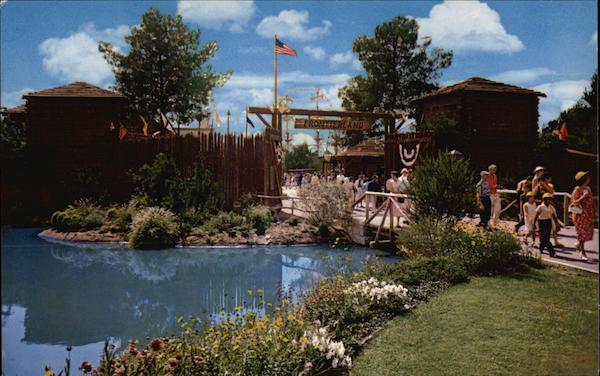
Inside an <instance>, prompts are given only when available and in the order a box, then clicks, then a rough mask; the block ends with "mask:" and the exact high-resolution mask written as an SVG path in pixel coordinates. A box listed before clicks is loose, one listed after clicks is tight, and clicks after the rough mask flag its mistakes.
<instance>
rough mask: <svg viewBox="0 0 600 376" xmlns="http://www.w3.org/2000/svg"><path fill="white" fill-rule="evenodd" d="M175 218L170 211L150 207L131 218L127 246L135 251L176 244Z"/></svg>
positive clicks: (176, 229)
mask: <svg viewBox="0 0 600 376" xmlns="http://www.w3.org/2000/svg"><path fill="white" fill-rule="evenodd" d="M177 238H178V226H177V217H176V216H175V214H173V213H172V212H171V211H169V210H166V209H163V208H158V207H150V208H147V209H144V210H142V211H141V212H139V213H138V214H136V215H135V216H134V217H133V222H132V224H131V233H130V234H129V244H130V245H131V246H132V247H133V248H137V249H160V248H169V247H173V246H174V245H175V244H176V243H177Z"/></svg>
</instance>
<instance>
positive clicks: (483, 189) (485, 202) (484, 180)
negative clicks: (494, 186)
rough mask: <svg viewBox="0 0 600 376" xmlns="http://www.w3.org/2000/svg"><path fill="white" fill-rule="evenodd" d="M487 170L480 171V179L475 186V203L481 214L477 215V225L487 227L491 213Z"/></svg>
mask: <svg viewBox="0 0 600 376" xmlns="http://www.w3.org/2000/svg"><path fill="white" fill-rule="evenodd" d="M489 174H490V173H489V172H487V171H481V172H480V173H479V176H480V177H481V180H479V182H478V183H477V185H476V186H475V188H476V191H477V205H479V210H480V211H481V214H480V215H479V218H480V222H479V226H482V227H487V225H488V222H489V221H490V217H491V215H492V201H491V200H490V185H489V183H488V176H489Z"/></svg>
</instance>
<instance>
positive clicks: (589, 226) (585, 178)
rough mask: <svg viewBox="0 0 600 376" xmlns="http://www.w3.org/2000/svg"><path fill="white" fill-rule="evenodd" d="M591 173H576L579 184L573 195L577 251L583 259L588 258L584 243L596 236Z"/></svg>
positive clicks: (572, 203)
mask: <svg viewBox="0 0 600 376" xmlns="http://www.w3.org/2000/svg"><path fill="white" fill-rule="evenodd" d="M589 175H590V174H589V171H586V172H584V171H580V172H578V173H577V175H575V180H576V182H577V183H576V184H577V186H576V187H575V189H574V190H573V194H572V195H571V198H572V202H571V205H572V206H573V207H574V208H575V209H574V210H573V222H574V223H575V231H576V232H577V251H579V253H580V254H581V258H582V259H583V260H587V256H586V254H585V249H584V244H585V242H587V241H590V240H592V238H593V237H594V219H595V218H596V208H595V207H594V196H593V195H592V190H591V188H590V187H589V184H590V176H589Z"/></svg>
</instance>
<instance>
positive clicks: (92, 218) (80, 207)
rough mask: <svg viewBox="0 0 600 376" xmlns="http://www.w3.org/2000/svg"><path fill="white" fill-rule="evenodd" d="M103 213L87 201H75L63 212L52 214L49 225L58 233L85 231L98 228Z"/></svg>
mask: <svg viewBox="0 0 600 376" xmlns="http://www.w3.org/2000/svg"><path fill="white" fill-rule="evenodd" d="M103 219H104V212H103V211H102V209H101V208H100V207H98V206H97V205H95V204H94V203H92V202H91V201H89V200H77V201H75V203H74V204H73V205H69V206H68V207H67V208H66V209H65V210H63V211H57V212H55V213H54V214H52V217H51V218H50V223H51V225H52V227H54V228H55V229H57V230H58V231H85V230H93V229H96V228H99V227H100V226H101V225H102V221H103Z"/></svg>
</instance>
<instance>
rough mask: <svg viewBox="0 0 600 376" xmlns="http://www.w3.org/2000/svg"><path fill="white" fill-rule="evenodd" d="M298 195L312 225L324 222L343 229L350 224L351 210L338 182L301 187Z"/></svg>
mask: <svg viewBox="0 0 600 376" xmlns="http://www.w3.org/2000/svg"><path fill="white" fill-rule="evenodd" d="M299 196H300V197H301V198H303V201H302V202H303V204H304V210H306V211H307V212H308V213H310V216H309V217H308V222H309V223H310V224H312V225H313V226H319V225H320V224H321V223H325V224H327V225H328V226H340V227H342V228H344V229H345V228H347V227H349V226H350V225H351V224H352V210H351V208H350V204H349V203H348V197H347V196H346V193H345V192H344V190H343V189H342V186H341V185H340V184H336V183H334V182H329V183H322V184H319V185H318V186H316V187H313V186H308V187H302V188H301V189H300V192H299Z"/></svg>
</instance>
